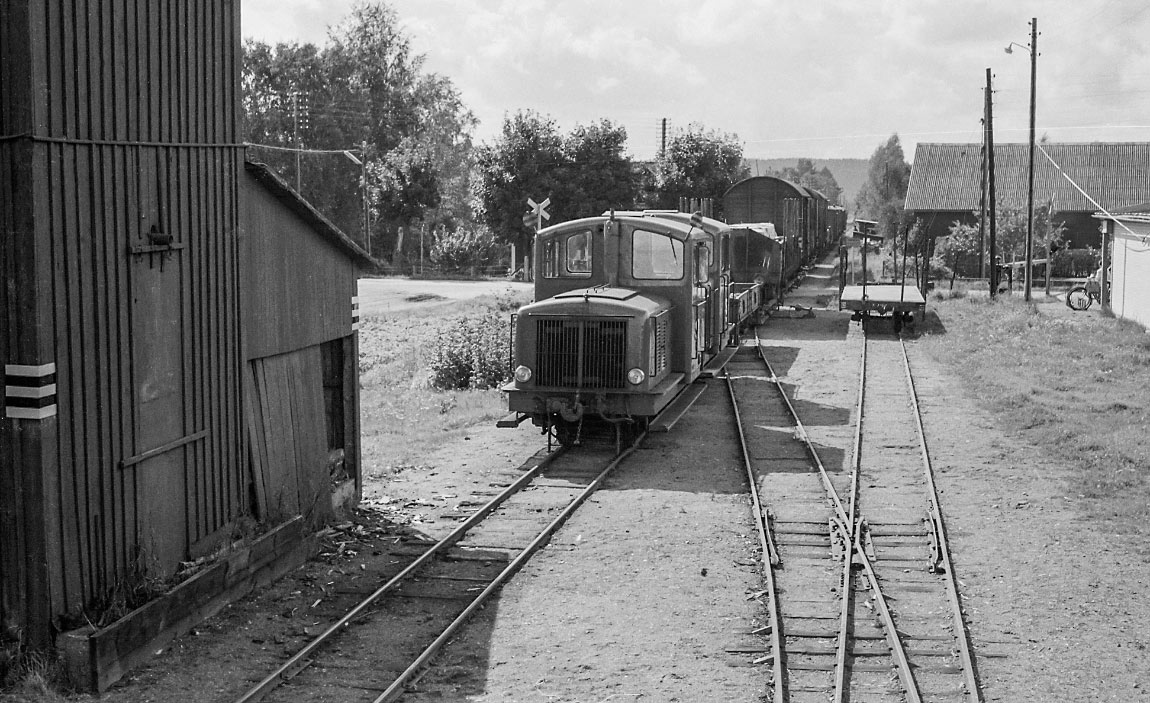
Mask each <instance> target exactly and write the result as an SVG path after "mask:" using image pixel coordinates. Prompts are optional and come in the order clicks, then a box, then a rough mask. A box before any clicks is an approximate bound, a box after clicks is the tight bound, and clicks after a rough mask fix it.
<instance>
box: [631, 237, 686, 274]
mask: <svg viewBox="0 0 1150 703" xmlns="http://www.w3.org/2000/svg"><path fill="white" fill-rule="evenodd" d="M631 276H632V277H633V278H636V279H648V280H674V279H679V278H682V277H683V243H682V242H680V241H679V240H677V239H673V238H671V237H668V236H666V235H663V234H658V233H656V232H648V231H646V230H641V229H637V230H635V232H634V233H633V234H632V235H631Z"/></svg>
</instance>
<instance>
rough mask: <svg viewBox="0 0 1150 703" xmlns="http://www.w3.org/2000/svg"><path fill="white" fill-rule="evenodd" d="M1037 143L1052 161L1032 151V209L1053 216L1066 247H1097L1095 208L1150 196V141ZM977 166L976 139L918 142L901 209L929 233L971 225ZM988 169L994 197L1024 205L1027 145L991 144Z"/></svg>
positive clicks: (976, 197) (976, 200)
mask: <svg viewBox="0 0 1150 703" xmlns="http://www.w3.org/2000/svg"><path fill="white" fill-rule="evenodd" d="M1042 148H1043V149H1045V150H1046V152H1047V153H1049V154H1050V157H1051V158H1052V159H1053V160H1054V163H1051V159H1048V158H1046V156H1044V155H1043V154H1042V152H1040V151H1037V150H1036V151H1035V156H1034V207H1035V209H1037V208H1039V207H1047V206H1049V207H1051V209H1052V211H1053V213H1054V219H1055V220H1056V221H1060V222H1062V224H1063V225H1064V226H1065V227H1066V233H1065V241H1066V242H1068V243H1069V245H1070V247H1072V248H1075V249H1081V248H1086V247H1088V246H1091V247H1095V248H1097V247H1098V245H1099V234H1098V223H1097V221H1095V220H1094V219H1093V216H1094V213H1095V212H1096V211H1097V210H1098V208H1099V206H1101V207H1103V208H1106V209H1107V210H1114V209H1119V208H1123V207H1128V206H1131V205H1136V204H1138V203H1144V202H1147V201H1150V143H1146V142H1124V143H1100V142H1094V143H1090V144H1043V145H1042ZM1055 164H1057V167H1056V166H1055ZM982 170H983V155H982V145H981V144H929V143H923V144H919V145H918V147H917V149H916V150H915V154H914V164H913V165H912V166H911V171H910V183H909V185H908V188H907V194H906V204H905V207H906V209H907V210H908V211H910V212H911V213H912V214H913V216H914V217H916V218H918V219H919V220H921V221H922V223H923V225H924V226H925V227H926V230H927V233H928V234H929V235H931V236H932V237H934V238H937V237H945V236H947V235H949V234H950V228H951V226H952V225H953V224H954V223H955V222H960V223H962V224H977V219H976V215H977V213H978V212H980V210H981V203H980V197H981V195H980V194H981V188H982ZM994 173H995V191H996V193H997V196H998V197H997V199H998V202H999V203H1003V204H1005V205H1007V206H1009V207H1015V208H1021V209H1022V210H1023V211H1025V209H1026V207H1027V190H1028V173H1029V147H1028V145H1027V144H996V145H995V146H994ZM1067 176H1068V177H1069V178H1067ZM1071 180H1073V181H1074V183H1071ZM1075 183H1076V184H1077V186H1078V187H1075V185H1074V184H1075ZM1079 188H1081V190H1079ZM1082 191H1085V193H1086V194H1088V195H1089V196H1090V197H1089V198H1088V197H1087V195H1085V194H1083V192H1082ZM1091 198H1093V199H1094V201H1096V203H1095V202H1091Z"/></svg>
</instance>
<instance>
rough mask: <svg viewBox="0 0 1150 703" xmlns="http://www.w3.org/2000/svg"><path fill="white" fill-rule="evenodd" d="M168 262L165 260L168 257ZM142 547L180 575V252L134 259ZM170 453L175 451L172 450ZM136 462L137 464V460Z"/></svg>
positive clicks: (184, 539)
mask: <svg viewBox="0 0 1150 703" xmlns="http://www.w3.org/2000/svg"><path fill="white" fill-rule="evenodd" d="M161 257H163V259H161ZM131 259H132V262H131V288H132V290H131V295H132V298H131V306H132V345H131V346H132V401H133V405H134V408H133V410H134V425H135V454H134V457H135V458H136V459H138V460H137V461H134V463H131V465H129V466H125V467H124V469H123V470H125V471H133V472H135V486H136V496H135V503H136V506H137V521H136V525H137V532H136V538H137V540H138V542H137V544H138V546H139V547H140V549H141V552H142V557H143V559H144V560H145V563H144V566H145V567H146V568H147V569H148V571H149V572H152V571H157V570H158V572H159V573H163V574H167V573H172V572H174V570H175V569H176V567H177V566H178V565H179V562H180V560H182V559H184V558H185V555H186V553H187V547H188V534H187V522H188V521H187V516H188V508H187V506H188V500H187V499H188V495H187V493H188V488H187V485H188V481H187V475H186V469H185V465H186V460H185V454H186V453H187V448H186V446H185V445H184V444H182V443H181V440H182V439H183V438H184V437H185V430H186V427H185V418H184V393H185V389H186V386H187V384H186V383H185V379H184V368H185V366H184V338H183V335H184V325H183V320H182V311H183V307H184V306H183V304H182V301H181V297H180V293H181V285H180V280H181V274H182V270H181V268H182V266H181V259H182V257H181V256H180V252H179V251H174V252H165V253H163V254H133V255H132V256H131ZM165 448H167V449H166V450H165ZM129 461H132V460H131V459H130V460H129Z"/></svg>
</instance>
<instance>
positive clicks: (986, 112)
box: [978, 80, 990, 278]
mask: <svg viewBox="0 0 1150 703" xmlns="http://www.w3.org/2000/svg"><path fill="white" fill-rule="evenodd" d="M988 124H990V81H989V80H988V81H987V85H986V88H984V89H983V94H982V163H980V164H979V167H980V169H981V170H980V172H979V183H978V277H979V278H986V151H987V150H986V126H987V125H988Z"/></svg>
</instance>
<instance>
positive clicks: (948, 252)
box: [931, 221, 979, 288]
mask: <svg viewBox="0 0 1150 703" xmlns="http://www.w3.org/2000/svg"><path fill="white" fill-rule="evenodd" d="M978 243H979V238H978V225H977V224H974V225H970V224H962V223H961V222H958V221H955V222H954V224H952V225H951V226H950V233H949V234H948V235H947V236H946V237H945V238H944V239H943V240H942V241H941V242H939V243H938V244H937V245H936V246H935V250H934V257H933V258H932V260H931V265H932V268H933V269H934V270H935V271H937V272H940V273H943V274H946V275H949V276H950V287H951V288H954V279H955V276H957V275H958V272H959V269H960V268H961V266H962V265H963V263H964V261H975V262H977V261H978V256H979V249H978Z"/></svg>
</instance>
